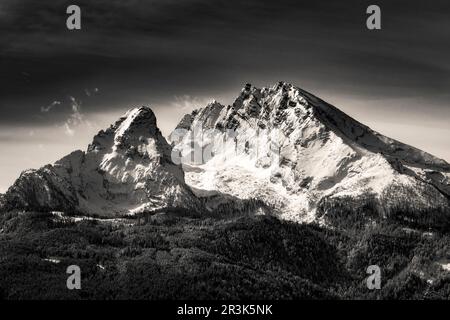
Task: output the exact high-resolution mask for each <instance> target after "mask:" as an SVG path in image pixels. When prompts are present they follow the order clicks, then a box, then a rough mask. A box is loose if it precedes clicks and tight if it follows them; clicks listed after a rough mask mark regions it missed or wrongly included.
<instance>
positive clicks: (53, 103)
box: [41, 100, 61, 112]
mask: <svg viewBox="0 0 450 320" xmlns="http://www.w3.org/2000/svg"><path fill="white" fill-rule="evenodd" d="M60 104H61V101H58V100H55V101H53V102H52V103H50V104H49V105H48V106H46V107H41V112H49V111H50V110H51V109H52V108H53V107H55V106H58V105H60Z"/></svg>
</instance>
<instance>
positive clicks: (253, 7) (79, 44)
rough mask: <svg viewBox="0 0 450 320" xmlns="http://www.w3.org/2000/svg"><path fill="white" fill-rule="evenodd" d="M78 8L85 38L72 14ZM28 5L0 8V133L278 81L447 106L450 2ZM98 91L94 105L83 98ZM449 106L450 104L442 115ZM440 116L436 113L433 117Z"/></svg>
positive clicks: (25, 1)
mask: <svg viewBox="0 0 450 320" xmlns="http://www.w3.org/2000/svg"><path fill="white" fill-rule="evenodd" d="M72 3H75V4H77V5H79V6H80V7H81V9H82V30H81V31H68V30H67V29H66V28H65V20H66V14H65V10H66V7H67V6H68V5H69V4H72ZM376 3H377V4H378V5H380V7H381V8H382V30H379V31H368V30H367V29H366V28H365V19H366V15H365V10H366V8H367V5H369V4H372V1H371V2H368V1H345V2H344V1H341V2H338V1H272V2H268V1H256V0H255V1H195V0H189V1H179V0H176V1H175V0H169V1H167V0H160V1H137V0H136V1H119V0H114V1H110V0H108V1H106V0H101V1H95V2H94V1H87V0H83V1H76V2H72V1H63V0H59V1H31V0H14V1H12V0H8V1H2V2H1V4H0V30H2V33H3V35H2V37H1V39H0V47H1V48H2V49H0V58H1V62H0V68H1V74H0V90H1V91H0V123H9V124H11V123H28V122H29V123H42V124H46V123H48V122H54V121H62V120H64V118H65V117H67V114H70V112H71V108H70V104H68V103H65V104H64V103H63V104H62V105H61V106H58V107H56V108H53V109H52V112H48V113H46V114H45V115H43V114H42V112H41V108H42V107H43V106H48V105H49V104H50V103H52V101H55V100H64V99H66V100H67V98H68V97H69V96H73V97H76V98H77V99H79V100H82V101H83V104H82V109H83V112H91V111H99V109H101V110H104V109H108V108H109V109H110V108H119V107H120V108H124V107H126V106H128V105H129V104H133V103H140V102H143V101H145V102H148V103H152V104H158V103H159V104H161V103H162V102H164V101H169V100H171V99H172V98H173V96H175V95H180V94H191V95H204V94H215V93H219V92H223V91H227V92H228V91H237V90H239V87H240V86H241V85H242V84H243V83H245V82H247V81H256V82H257V84H258V85H261V84H271V83H273V82H275V81H278V80H286V81H292V82H294V83H295V84H297V85H300V86H302V85H305V86H306V89H309V87H311V88H317V89H319V90H329V91H335V92H341V93H342V94H346V95H349V96H352V95H354V96H358V95H359V96H367V97H369V98H376V97H379V96H380V95H382V96H387V97H399V96H400V97H402V96H412V95H416V96H420V97H429V99H430V105H431V106H433V105H436V106H441V107H442V105H443V102H444V101H446V100H445V99H448V93H449V92H448V88H449V85H450V77H449V69H450V65H449V62H448V58H447V57H448V56H449V55H450V44H449V41H448V39H449V38H450V25H449V20H448V14H450V5H449V4H448V3H447V1H433V2H430V1H428V2H422V1H421V2H417V3H414V2H412V1H376ZM95 87H98V88H100V89H101V91H100V93H99V94H98V95H97V96H96V97H89V96H87V95H86V94H85V89H86V88H95ZM447 106H448V105H447ZM436 108H437V107H436Z"/></svg>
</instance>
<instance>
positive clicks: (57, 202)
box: [3, 107, 200, 216]
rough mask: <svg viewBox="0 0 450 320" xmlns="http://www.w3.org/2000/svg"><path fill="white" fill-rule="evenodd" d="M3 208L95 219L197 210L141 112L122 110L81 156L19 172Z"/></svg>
mask: <svg viewBox="0 0 450 320" xmlns="http://www.w3.org/2000/svg"><path fill="white" fill-rule="evenodd" d="M3 205H4V206H5V207H6V208H7V209H12V208H20V209H25V210H53V211H64V212H74V213H82V214H96V215H101V216H113V215H120V214H133V213H136V212H142V211H155V210H158V209H164V208H185V209H188V210H197V209H198V208H199V207H200V203H199V200H198V199H197V198H196V197H195V196H194V195H193V193H192V191H191V190H190V188H189V187H187V186H186V184H185V182H184V173H183V170H182V169H181V166H179V165H175V164H174V163H173V162H172V161H171V147H170V145H169V144H168V143H167V141H166V139H165V138H164V137H163V136H162V134H161V132H160V130H159V129H158V127H157V125H156V117H155V115H154V114H153V112H152V110H151V109H150V108H147V107H141V108H135V109H132V110H130V111H128V112H127V113H126V114H125V115H124V116H123V117H121V118H120V119H119V120H118V121H117V122H116V123H115V124H114V125H112V126H111V127H110V128H108V129H106V130H105V131H103V130H102V131H100V132H99V133H98V134H97V135H96V136H95V137H94V140H93V142H92V143H91V144H90V145H89V146H88V148H87V151H86V152H83V151H80V150H78V151H75V152H72V153H71V154H69V155H67V156H66V157H64V158H62V159H61V160H59V161H57V162H56V163H55V164H53V165H46V166H44V167H42V168H40V169H39V170H27V171H24V172H23V173H22V174H21V175H20V177H19V178H18V179H17V181H16V182H15V183H14V184H13V186H11V187H10V188H9V189H8V191H7V192H6V194H5V195H4V199H3Z"/></svg>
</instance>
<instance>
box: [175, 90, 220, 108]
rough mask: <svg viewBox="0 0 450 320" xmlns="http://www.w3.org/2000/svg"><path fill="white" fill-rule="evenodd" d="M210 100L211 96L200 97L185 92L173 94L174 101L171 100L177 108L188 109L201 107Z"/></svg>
mask: <svg viewBox="0 0 450 320" xmlns="http://www.w3.org/2000/svg"><path fill="white" fill-rule="evenodd" d="M212 100H213V99H212V98H200V97H194V96H190V95H188V94H185V95H182V96H175V101H174V102H172V106H173V107H175V108H177V109H179V110H183V111H190V110H194V109H198V108H203V107H204V106H206V105H207V104H208V103H210V102H211V101H212Z"/></svg>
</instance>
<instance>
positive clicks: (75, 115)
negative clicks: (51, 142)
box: [63, 96, 90, 137]
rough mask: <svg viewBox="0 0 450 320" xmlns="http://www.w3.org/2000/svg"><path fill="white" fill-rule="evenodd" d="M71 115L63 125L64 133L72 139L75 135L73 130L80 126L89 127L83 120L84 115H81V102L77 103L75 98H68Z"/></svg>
mask: <svg viewBox="0 0 450 320" xmlns="http://www.w3.org/2000/svg"><path fill="white" fill-rule="evenodd" d="M69 100H70V105H71V113H70V114H69V116H68V118H67V119H66V120H65V122H64V124H63V129H64V133H65V134H66V135H68V136H70V137H73V136H74V135H75V133H76V131H75V129H76V128H77V127H78V126H80V125H81V124H87V125H90V124H89V122H88V121H87V120H85V117H84V115H83V114H82V113H81V101H78V100H77V99H76V98H75V97H72V96H69Z"/></svg>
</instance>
